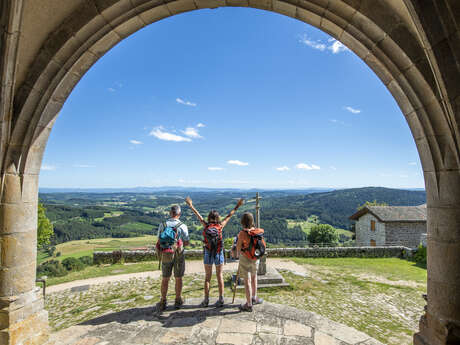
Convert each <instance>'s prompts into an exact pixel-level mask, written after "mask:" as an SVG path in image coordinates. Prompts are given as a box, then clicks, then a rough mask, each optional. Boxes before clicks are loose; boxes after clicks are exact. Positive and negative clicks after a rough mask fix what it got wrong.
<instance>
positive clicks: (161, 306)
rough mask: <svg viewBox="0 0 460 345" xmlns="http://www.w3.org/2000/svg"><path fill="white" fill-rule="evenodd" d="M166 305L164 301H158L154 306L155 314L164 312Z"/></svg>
mask: <svg viewBox="0 0 460 345" xmlns="http://www.w3.org/2000/svg"><path fill="white" fill-rule="evenodd" d="M166 305H167V302H166V300H160V302H158V303H157V305H156V309H157V312H159V313H161V312H162V311H163V310H165V309H166Z"/></svg>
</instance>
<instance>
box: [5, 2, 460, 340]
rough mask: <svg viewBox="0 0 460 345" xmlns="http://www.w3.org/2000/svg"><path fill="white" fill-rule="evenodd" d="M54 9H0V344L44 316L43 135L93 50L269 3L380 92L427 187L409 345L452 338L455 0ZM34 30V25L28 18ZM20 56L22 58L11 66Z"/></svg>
mask: <svg viewBox="0 0 460 345" xmlns="http://www.w3.org/2000/svg"><path fill="white" fill-rule="evenodd" d="M66 5H67V4H64V2H62V1H58V0H46V2H42V3H41V7H38V8H36V7H34V6H36V4H34V2H32V1H30V2H23V0H11V1H8V2H2V5H0V6H3V8H2V16H1V17H0V24H1V25H0V33H1V35H2V45H1V48H0V49H1V56H0V58H1V60H0V63H1V65H0V66H1V67H2V69H1V71H2V79H1V95H2V98H1V99H0V109H1V111H2V112H1V114H0V115H1V119H0V124H1V132H0V133H1V140H0V154H1V158H2V159H1V161H0V169H1V177H2V180H1V184H0V193H1V204H0V240H1V242H0V243H1V249H2V255H1V262H0V308H3V310H2V311H0V344H3V343H5V344H10V343H11V341H12V340H11V339H12V334H13V333H14V331H15V329H16V328H15V327H17V325H18V324H19V323H21V322H22V323H24V322H26V321H27V320H29V322H32V321H30V320H35V321H37V320H39V321H40V322H42V323H43V324H46V313H45V312H44V311H43V310H42V301H41V299H40V298H39V297H38V295H37V293H36V291H35V263H34V260H33V258H34V257H35V255H36V253H35V241H36V238H35V232H36V209H37V196H38V175H39V172H40V167H41V161H42V156H43V152H44V150H45V147H46V143H47V140H48V136H49V134H50V131H51V129H52V126H53V124H54V121H55V119H56V117H57V115H58V113H59V110H60V109H61V107H62V105H63V104H64V102H65V100H66V99H67V97H68V95H69V94H70V93H71V91H72V89H73V88H74V86H75V85H76V84H77V83H78V81H79V80H80V78H81V77H82V76H83V75H84V74H85V73H86V71H88V70H89V68H91V66H92V65H93V64H94V63H95V62H96V61H97V60H98V59H99V58H100V57H101V56H103V55H104V54H105V53H106V52H107V51H108V50H110V49H111V48H112V47H113V46H114V45H116V44H117V43H118V42H119V41H121V40H122V39H124V38H126V37H128V36H129V35H131V34H133V33H134V32H136V31H137V30H139V29H141V28H143V27H145V26H146V25H150V24H152V23H154V22H156V21H158V20H161V19H163V18H167V17H170V16H174V15H177V14H179V13H183V12H187V11H194V10H204V9H208V8H211V9H214V8H218V7H225V6H238V7H251V8H257V9H261V10H266V11H272V12H276V13H279V14H282V15H287V16H289V17H292V18H295V19H298V20H301V21H303V22H305V23H308V24H311V25H313V26H315V27H317V28H319V29H320V30H322V31H324V32H326V33H328V34H330V35H331V36H333V37H334V38H336V39H338V40H339V41H341V42H342V43H344V44H345V45H346V46H347V47H349V48H350V49H351V50H353V51H354V52H355V53H356V54H357V55H358V56H359V57H360V58H361V59H362V60H363V61H364V62H366V64H367V65H368V66H369V67H370V68H371V69H372V70H373V71H374V72H375V73H376V74H377V76H378V77H379V78H380V79H381V81H382V82H383V83H384V84H385V86H386V87H387V88H388V90H389V91H390V92H391V93H392V95H393V97H394V98H395V100H396V101H397V103H398V105H399V107H400V109H401V111H402V113H403V114H404V116H405V118H406V120H407V122H408V124H409V127H410V129H411V132H412V135H413V137H414V140H415V143H416V146H417V149H418V152H419V155H420V158H421V162H422V166H423V170H424V176H425V184H426V189H427V204H428V229H429V230H428V231H429V235H428V244H429V247H428V256H429V260H428V309H427V313H426V315H425V316H424V318H422V322H421V333H420V334H419V335H417V336H416V343H417V344H423V343H426V344H428V343H429V344H449V341H451V342H452V339H460V334H458V333H459V332H460V331H459V329H460V293H459V292H458V291H460V275H459V273H458V272H460V145H459V143H460V125H459V121H460V33H459V26H460V25H459V21H460V20H459V17H460V6H459V5H458V2H457V1H455V0H436V1H435V0H427V1H424V2H423V5H422V2H419V1H417V0H385V1H384V0H177V1H168V0H166V1H160V0H76V1H75V2H73V3H72V4H71V5H68V6H72V9H71V10H70V9H65V8H64V7H65V6H66ZM53 10H56V11H55V12H54V13H55V15H52V14H53V12H52V11H53ZM47 11H48V12H47ZM32 14H33V16H36V17H39V18H47V19H49V20H50V23H46V25H45V23H43V26H46V27H47V29H46V30H47V31H46V30H44V32H45V31H46V32H45V34H46V35H45V36H43V33H42V36H40V37H41V38H40V39H38V44H39V47H40V48H39V49H37V51H36V52H35V51H32V49H28V48H24V47H22V48H21V45H20V42H21V39H22V40H23V41H27V39H30V38H33V37H35V35H37V37H39V35H38V34H37V33H35V32H34V31H33V30H31V29H30V27H29V28H27V25H23V26H21V20H25V22H26V24H27V23H28V22H29V21H32V19H31V18H32ZM40 15H41V16H40ZM24 18H25V19H24ZM39 24H40V23H39ZM21 28H22V29H21ZM35 28H36V29H37V30H38V31H39V30H40V26H39V25H36V26H35ZM44 37H46V38H44ZM34 44H35V43H34ZM18 47H19V48H18ZM27 54H30V55H31V57H29V61H32V62H30V63H26V64H24V65H21V63H18V61H25V60H26V59H22V60H21V57H23V56H25V55H27ZM18 243H21V244H20V245H19V244H18ZM445 253H448V254H447V255H446V254H445ZM31 259H32V260H31ZM18 276H20V277H21V279H18V278H17V277H18ZM31 305H33V306H34V307H33V308H29V307H30V306H31ZM26 307H27V308H28V309H27V310H29V314H27V313H22V319H18V318H16V319H15V318H14V317H12V315H16V314H15V313H14V312H13V311H14V310H16V309H18V308H26ZM14 308H16V309H14ZM5 320H6V321H5ZM45 328H46V327H45ZM31 330H32V331H31ZM33 331H34V330H33V328H30V329H29V331H27V329H25V330H24V332H23V333H21V334H20V336H19V338H16V339H19V340H17V343H20V341H23V340H24V341H25V340H27V339H32V338H35V339H37V338H39V337H40V336H41V335H37V334H39V333H36V334H35V333H33ZM31 332H32V333H31ZM43 336H46V332H44V333H43ZM4 339H7V340H4Z"/></svg>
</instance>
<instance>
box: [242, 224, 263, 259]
mask: <svg viewBox="0 0 460 345" xmlns="http://www.w3.org/2000/svg"><path fill="white" fill-rule="evenodd" d="M242 231H244V232H245V233H246V236H244V238H243V243H242V244H241V251H242V252H244V253H245V254H246V256H248V257H249V258H250V259H252V260H257V259H259V258H260V257H262V256H263V255H264V254H265V249H266V247H267V244H266V243H265V240H264V229H252V230H249V231H246V230H242Z"/></svg>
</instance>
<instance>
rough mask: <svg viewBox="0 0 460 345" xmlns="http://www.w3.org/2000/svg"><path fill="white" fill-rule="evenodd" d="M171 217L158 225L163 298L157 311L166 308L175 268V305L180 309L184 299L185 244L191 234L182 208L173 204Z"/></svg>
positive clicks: (187, 242)
mask: <svg viewBox="0 0 460 345" xmlns="http://www.w3.org/2000/svg"><path fill="white" fill-rule="evenodd" d="M169 216H170V218H169V219H168V220H167V221H165V222H163V223H161V224H160V225H159V227H158V241H157V244H156V249H157V253H158V256H159V260H160V262H161V274H162V277H163V278H162V281H161V299H160V302H158V303H157V311H160V312H161V311H163V310H165V309H166V305H167V301H166V295H167V293H168V285H169V279H170V278H171V275H172V271H173V269H174V278H175V281H176V299H175V302H174V307H175V308H176V309H179V308H180V307H181V306H182V304H184V300H183V299H182V296H181V294H182V277H183V276H184V273H185V256H184V246H188V245H189V241H190V239H189V235H188V228H187V225H185V224H183V223H182V222H181V221H180V220H179V218H180V216H181V208H180V206H179V205H173V206H172V207H171V210H170V212H169Z"/></svg>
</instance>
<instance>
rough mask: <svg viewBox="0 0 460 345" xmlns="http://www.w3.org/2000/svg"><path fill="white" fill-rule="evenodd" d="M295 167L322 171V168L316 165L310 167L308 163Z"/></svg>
mask: <svg viewBox="0 0 460 345" xmlns="http://www.w3.org/2000/svg"><path fill="white" fill-rule="evenodd" d="M295 167H296V168H297V169H300V170H320V169H321V167H319V166H318V165H315V164H312V165H308V164H306V163H299V164H297V165H296V166H295Z"/></svg>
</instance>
